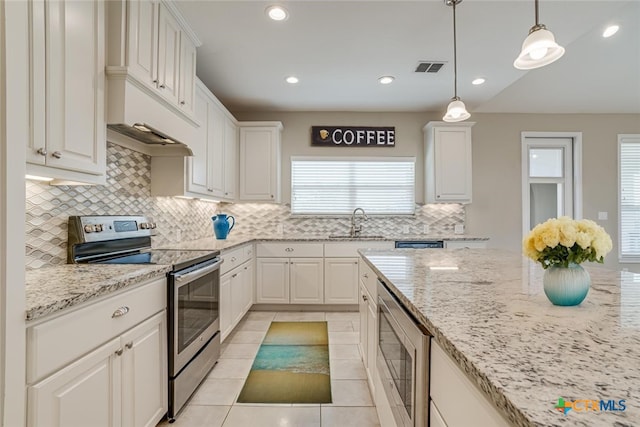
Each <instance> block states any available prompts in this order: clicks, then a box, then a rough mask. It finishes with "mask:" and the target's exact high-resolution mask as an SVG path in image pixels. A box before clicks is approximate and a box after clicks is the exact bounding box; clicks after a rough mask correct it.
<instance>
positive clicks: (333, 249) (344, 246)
mask: <svg viewBox="0 0 640 427" xmlns="http://www.w3.org/2000/svg"><path fill="white" fill-rule="evenodd" d="M393 246H394V243H393V242H392V241H388V242H387V241H366V240H363V241H361V242H346V243H340V242H336V243H333V242H332V243H325V244H324V256H326V257H357V256H360V255H359V254H358V249H392V248H393Z"/></svg>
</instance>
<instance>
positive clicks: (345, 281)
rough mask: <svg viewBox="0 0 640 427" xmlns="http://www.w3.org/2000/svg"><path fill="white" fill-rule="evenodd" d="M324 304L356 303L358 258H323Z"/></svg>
mask: <svg viewBox="0 0 640 427" xmlns="http://www.w3.org/2000/svg"><path fill="white" fill-rule="evenodd" d="M324 277H325V283H324V302H325V304H357V303H358V258H325V260H324Z"/></svg>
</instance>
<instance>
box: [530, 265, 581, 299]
mask: <svg viewBox="0 0 640 427" xmlns="http://www.w3.org/2000/svg"><path fill="white" fill-rule="evenodd" d="M542 283H543V284H544V293H545V294H546V295H547V298H549V300H550V301H551V302H552V303H553V304H555V305H564V306H570V305H578V304H580V303H581V302H582V301H583V300H584V299H585V297H586V296H587V293H588V292H589V287H590V286H591V276H589V273H588V272H587V271H586V270H585V269H584V268H582V266H580V265H579V264H573V263H572V264H569V267H549V268H548V269H546V270H545V272H544V276H543V277H542Z"/></svg>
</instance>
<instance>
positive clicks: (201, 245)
mask: <svg viewBox="0 0 640 427" xmlns="http://www.w3.org/2000/svg"><path fill="white" fill-rule="evenodd" d="M396 240H403V241H414V240H429V241H432V240H449V241H452V240H478V241H481V240H489V238H488V237H478V236H471V235H466V234H428V235H413V234H402V235H395V236H391V235H389V236H384V237H379V236H374V237H370V236H368V235H367V234H363V235H362V236H361V237H340V238H330V237H329V236H328V235H326V234H325V235H319V234H270V235H265V234H260V235H256V236H242V235H241V236H235V235H233V233H231V234H229V236H227V239H226V240H218V239H216V238H215V237H213V236H211V237H205V238H202V239H197V240H189V241H184V242H176V243H168V244H163V245H161V246H159V248H164V249H190V250H196V249H197V250H214V249H215V250H221V251H225V250H230V249H233V248H235V247H238V246H241V245H244V244H245V243H252V242H280V241H289V242H335V243H340V242H371V241H392V242H393V241H396Z"/></svg>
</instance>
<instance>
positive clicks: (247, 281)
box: [242, 261, 254, 313]
mask: <svg viewBox="0 0 640 427" xmlns="http://www.w3.org/2000/svg"><path fill="white" fill-rule="evenodd" d="M244 270H245V272H244V274H243V277H244V286H243V287H244V307H243V308H242V311H243V312H244V313H246V312H247V311H249V309H251V306H252V305H253V283H254V279H253V261H250V262H249V263H247V265H245V266H244Z"/></svg>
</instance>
